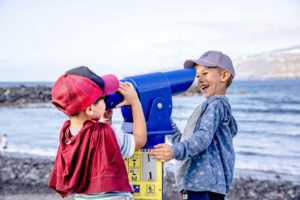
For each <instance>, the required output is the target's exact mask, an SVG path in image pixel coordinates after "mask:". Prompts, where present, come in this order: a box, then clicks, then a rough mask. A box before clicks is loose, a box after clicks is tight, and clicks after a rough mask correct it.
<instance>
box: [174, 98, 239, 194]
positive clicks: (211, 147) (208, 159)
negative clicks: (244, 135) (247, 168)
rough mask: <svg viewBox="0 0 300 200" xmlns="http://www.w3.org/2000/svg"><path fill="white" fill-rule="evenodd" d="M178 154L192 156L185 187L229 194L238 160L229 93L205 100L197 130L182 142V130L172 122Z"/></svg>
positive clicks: (186, 188) (175, 150) (234, 124)
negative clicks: (235, 163) (234, 146)
mask: <svg viewBox="0 0 300 200" xmlns="http://www.w3.org/2000/svg"><path fill="white" fill-rule="evenodd" d="M172 127H173V129H174V131H175V133H174V135H173V136H172V143H173V149H174V158H175V159H176V160H185V159H188V158H189V167H188V170H187V172H186V174H185V176H184V190H190V191H195V192H201V191H210V192H215V193H219V194H223V195H226V194H227V193H228V192H229V189H230V186H231V183H232V179H233V169H234V162H235V153H234V149H233V144H232V138H233V137H234V136H235V135H236V134H237V124H236V121H235V119H234V117H233V116H232V114H231V107H230V105H229V102H228V99H227V97H225V96H212V97H210V98H209V99H207V101H205V102H204V103H203V106H202V110H201V112H200V116H199V119H198V121H197V123H196V126H195V130H194V134H193V135H192V136H191V137H189V138H188V139H187V140H185V141H182V142H180V138H181V135H182V134H181V133H180V131H179V129H178V128H177V127H176V124H174V123H173V124H172Z"/></svg>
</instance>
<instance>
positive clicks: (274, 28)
mask: <svg viewBox="0 0 300 200" xmlns="http://www.w3.org/2000/svg"><path fill="white" fill-rule="evenodd" d="M299 29H300V21H287V22H273V21H260V22H255V23H251V24H246V25H243V26H241V27H240V31H241V33H242V35H243V37H253V36H257V35H261V34H265V33H273V32H299Z"/></svg>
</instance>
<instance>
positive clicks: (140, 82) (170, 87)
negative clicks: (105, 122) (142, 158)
mask: <svg viewBox="0 0 300 200" xmlns="http://www.w3.org/2000/svg"><path fill="white" fill-rule="evenodd" d="M195 75H196V71H195V68H187V69H180V70H175V71H169V72H155V73H149V74H143V75H137V76H131V77H126V78H124V79H122V80H120V81H122V82H130V83H132V85H133V86H134V88H135V90H136V91H137V94H138V97H139V99H140V102H141V104H142V108H143V112H144V115H145V120H146V124H147V136H148V140H147V144H146V146H145V148H153V146H154V145H156V144H157V143H161V142H164V136H165V135H169V134H173V133H174V132H173V129H172V125H171V121H170V117H171V114H172V109H173V104H172V96H175V95H180V94H182V93H183V92H185V91H186V90H187V89H188V88H189V87H190V86H191V85H192V83H193V82H194V80H195ZM122 100H123V96H122V95H121V94H120V93H118V92H116V93H113V94H110V95H108V96H107V98H106V109H112V108H115V106H116V105H117V104H119V103H120V102H122ZM121 111H122V115H123V118H124V122H125V123H132V122H133V116H132V110H131V107H130V106H124V107H122V108H121ZM125 132H127V131H125Z"/></svg>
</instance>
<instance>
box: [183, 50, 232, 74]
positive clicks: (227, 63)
mask: <svg viewBox="0 0 300 200" xmlns="http://www.w3.org/2000/svg"><path fill="white" fill-rule="evenodd" d="M196 65H202V66H205V67H220V68H222V69H224V70H228V71H229V72H230V74H231V76H232V77H233V78H234V76H235V72H234V68H233V64H232V61H231V59H230V58H229V56H227V55H225V54H223V53H222V52H220V51H208V52H205V53H204V54H203V55H202V56H201V57H200V58H199V59H198V60H186V61H185V62H184V68H189V67H195V66H196Z"/></svg>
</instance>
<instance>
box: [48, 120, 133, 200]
mask: <svg viewBox="0 0 300 200" xmlns="http://www.w3.org/2000/svg"><path fill="white" fill-rule="evenodd" d="M69 126H70V120H68V121H66V122H65V123H64V125H63V127H62V129H61V132H60V139H59V141H60V142H59V147H58V151H57V156H56V160H55V163H54V167H53V171H52V175H51V178H50V181H49V184H48V186H49V187H51V188H52V189H54V190H56V191H57V192H58V193H60V195H61V197H67V196H68V193H77V194H78V193H79V194H80V193H81V194H91V193H98V192H112V191H118V192H131V193H133V190H132V188H131V186H130V184H129V180H128V174H127V169H126V166H125V163H124V160H123V158H122V155H121V152H120V148H119V145H118V143H117V139H116V136H115V133H114V131H113V130H112V128H111V127H110V126H109V125H108V124H105V123H100V122H98V121H97V122H93V121H86V122H85V123H84V126H83V127H82V129H81V130H80V131H79V133H78V134H76V135H74V136H72V135H71V134H70V131H69Z"/></svg>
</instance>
